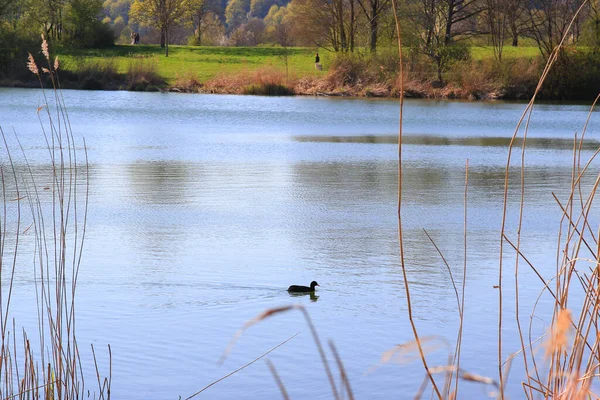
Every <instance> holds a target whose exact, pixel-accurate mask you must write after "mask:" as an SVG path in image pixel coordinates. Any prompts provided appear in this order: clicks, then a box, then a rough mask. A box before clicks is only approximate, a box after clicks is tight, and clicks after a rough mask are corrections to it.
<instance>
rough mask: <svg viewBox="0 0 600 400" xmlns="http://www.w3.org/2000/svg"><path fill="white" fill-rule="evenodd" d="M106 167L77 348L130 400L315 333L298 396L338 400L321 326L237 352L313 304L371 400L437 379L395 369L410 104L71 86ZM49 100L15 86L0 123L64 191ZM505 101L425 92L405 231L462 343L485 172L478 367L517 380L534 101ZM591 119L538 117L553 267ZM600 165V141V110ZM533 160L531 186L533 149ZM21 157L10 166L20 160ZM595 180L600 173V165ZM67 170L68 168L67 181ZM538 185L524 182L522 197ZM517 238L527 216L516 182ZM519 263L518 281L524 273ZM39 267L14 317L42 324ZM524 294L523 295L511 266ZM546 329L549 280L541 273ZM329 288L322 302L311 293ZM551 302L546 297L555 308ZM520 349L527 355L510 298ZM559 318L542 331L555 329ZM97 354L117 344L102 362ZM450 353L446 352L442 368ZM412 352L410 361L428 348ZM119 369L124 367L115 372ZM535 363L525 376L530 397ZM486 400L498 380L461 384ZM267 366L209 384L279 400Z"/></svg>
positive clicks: (437, 311)
mask: <svg viewBox="0 0 600 400" xmlns="http://www.w3.org/2000/svg"><path fill="white" fill-rule="evenodd" d="M63 95H64V98H65V102H66V104H67V105H68V111H69V118H70V123H71V125H72V128H73V130H74V132H75V133H76V134H77V135H79V136H84V137H85V140H86V144H87V147H88V157H89V163H90V185H91V186H90V187H91V194H90V200H89V201H90V209H89V218H88V232H87V240H86V244H85V250H84V258H83V265H82V269H81V273H80V280H79V288H78V297H77V301H78V310H79V311H78V318H79V320H78V321H79V322H78V324H79V325H78V326H79V328H78V329H79V330H78V332H79V336H78V341H79V343H80V346H81V348H82V353H84V354H83V357H84V359H86V360H89V359H90V358H89V357H90V355H89V351H88V347H87V345H88V344H89V343H93V344H94V346H97V348H103V346H106V344H109V343H110V345H111V347H112V354H113V388H112V394H113V396H114V397H115V398H145V399H166V398H178V396H182V397H183V398H185V397H187V396H189V395H191V394H192V393H194V392H196V391H197V390H199V389H200V388H202V387H203V386H205V385H206V384H208V383H210V382H211V381H213V380H215V379H217V378H219V377H221V376H223V375H225V374H227V373H229V372H231V371H232V370H234V369H236V368H238V367H240V366H242V365H244V364H245V363H247V362H249V361H251V360H252V359H254V358H256V357H258V356H259V355H261V354H262V353H264V352H266V351H267V350H269V349H270V348H272V347H274V346H275V345H277V344H279V343H280V342H282V341H284V340H285V339H287V338H289V337H291V336H292V335H294V334H296V333H297V332H300V334H299V335H298V336H297V337H295V338H294V339H293V340H291V341H290V342H288V343H287V344H285V345H284V346H282V347H281V348H279V349H278V350H276V351H275V352H273V353H271V354H270V355H269V358H270V359H271V361H273V363H274V364H275V366H276V367H277V371H278V373H279V375H280V376H281V379H282V380H283V382H284V383H285V385H286V388H287V390H288V392H289V394H290V396H291V397H292V398H299V397H311V398H316V399H321V398H322V399H326V398H331V393H330V390H329V386H328V382H327V378H326V375H325V373H324V370H323V367H322V365H321V363H320V359H319V356H318V352H317V349H316V347H315V345H314V343H313V341H312V338H311V335H310V332H309V330H308V328H307V325H306V322H305V321H304V320H303V318H302V315H301V314H300V313H299V312H289V313H286V314H281V315H278V316H276V317H273V318H272V319H269V320H266V321H264V322H261V323H260V324H258V325H256V326H254V327H252V328H251V329H249V330H248V331H247V332H246V333H245V334H244V335H243V336H242V337H241V338H240V340H239V341H238V342H237V344H236V346H235V347H234V349H233V351H232V353H231V354H230V356H229V357H228V358H227V360H226V361H225V363H224V364H223V365H218V364H217V361H218V359H219V357H220V356H221V354H222V353H223V351H224V350H225V348H226V346H227V344H228V343H229V340H230V339H231V338H232V337H233V335H234V334H235V332H236V331H237V330H238V329H239V328H240V327H241V326H242V325H243V324H244V322H245V321H247V320H249V319H251V318H253V317H254V316H256V315H257V314H259V313H260V312H262V311H263V310H265V309H266V308H269V307H275V306H282V305H287V304H294V303H300V304H303V305H304V306H306V307H307V309H308V311H309V313H310V316H311V318H312V320H313V322H314V324H315V325H316V327H317V329H318V332H319V334H320V336H321V338H322V339H323V340H324V342H325V341H326V340H327V339H332V340H333V341H334V342H335V345H336V346H337V349H338V351H339V353H340V355H341V357H342V359H343V361H344V363H345V366H346V368H347V372H348V374H349V376H350V381H351V384H352V387H353V390H354V392H355V394H356V395H357V397H358V398H368V399H388V398H392V397H394V398H410V397H412V395H413V394H414V393H416V391H417V390H418V387H419V385H420V384H421V380H422V378H423V376H424V373H423V369H422V366H421V364H420V363H419V362H418V361H415V360H414V359H412V360H411V359H409V360H405V363H402V364H387V365H379V362H380V357H381V355H382V354H383V353H384V352H385V351H386V350H388V349H390V348H392V347H393V346H394V345H396V344H399V343H404V342H407V341H410V340H412V339H413V334H412V330H411V327H410V324H409V321H408V318H407V306H406V304H407V302H406V294H405V288H404V285H403V280H402V270H401V267H400V262H399V250H398V249H399V246H398V237H397V217H396V207H397V206H396V199H397V156H398V154H397V146H396V135H397V129H398V117H399V112H398V103H397V102H396V101H384V100H354V99H329V98H302V97H294V98H267V97H253V96H217V95H182V94H160V93H130V92H84V91H65V92H63ZM41 98H42V97H41V92H40V91H38V90H23V89H0V125H1V126H2V128H3V129H4V130H5V132H8V133H9V135H8V136H9V141H10V143H11V145H12V146H14V145H15V141H14V139H13V138H12V132H13V130H14V132H16V133H17V135H18V137H19V139H20V141H21V143H22V144H23V146H24V148H25V150H26V152H27V154H28V156H29V159H30V161H32V163H34V164H35V165H36V168H37V167H39V169H40V172H39V178H40V179H42V180H43V179H45V178H44V176H45V175H44V172H42V170H43V169H44V166H46V167H47V165H48V160H47V151H46V150H45V147H44V146H45V144H44V141H43V138H42V136H41V131H40V127H39V123H38V122H37V116H36V109H37V107H38V105H39V104H40V103H41ZM524 107H525V106H524V105H523V104H515V103H512V104H511V103H502V102H492V103H485V102H478V103H468V102H437V101H420V100H409V101H407V102H406V106H405V111H404V116H405V120H404V132H405V135H406V138H405V146H404V153H403V160H404V176H403V184H404V192H403V193H404V197H403V200H404V202H403V224H404V249H405V253H406V254H405V257H406V266H407V270H408V276H409V280H410V284H411V287H410V289H411V294H412V302H413V306H414V312H415V321H416V324H417V326H418V328H419V330H420V332H421V334H422V335H423V336H430V335H439V336H441V337H443V338H445V339H446V340H448V341H449V342H450V343H452V342H453V341H454V339H455V336H456V332H457V328H458V317H457V307H456V299H455V293H454V290H453V288H452V283H451V279H450V277H449V274H448V270H447V269H446V267H445V266H444V264H443V263H442V260H441V258H440V256H439V254H438V253H437V252H436V250H435V248H434V246H433V245H432V243H431V242H430V240H429V239H428V238H427V236H426V235H425V232H424V229H425V230H427V232H428V233H429V235H430V236H431V237H432V238H433V239H434V240H435V242H436V244H437V246H438V247H439V248H440V249H441V251H443V253H444V255H445V257H446V259H447V260H448V262H449V265H450V268H451V269H452V271H453V273H454V277H455V279H456V280H457V282H458V283H460V282H462V267H463V247H464V234H463V220H464V190H465V187H464V184H465V165H466V161H467V159H468V161H469V187H468V192H469V195H468V215H467V219H468V233H467V236H466V237H467V243H468V253H467V260H468V264H467V265H468V270H467V280H466V292H467V295H466V299H467V300H466V306H465V339H464V342H463V359H462V362H461V366H462V367H464V368H465V369H466V370H469V371H471V372H474V373H478V374H481V375H487V376H492V377H495V376H496V373H497V367H496V358H497V348H496V340H497V311H496V310H497V308H498V304H497V302H498V294H497V291H496V290H495V289H494V288H493V286H494V285H496V284H497V270H498V263H499V259H498V250H499V242H498V238H499V228H500V223H501V210H502V196H503V183H504V171H505V165H506V158H507V147H506V145H507V143H508V140H509V138H510V137H511V136H512V134H513V132H514V129H515V126H516V122H517V121H518V119H519V117H520V115H521V113H522V112H523V110H524ZM588 112H589V108H588V107H587V106H582V105H538V106H536V108H535V110H534V113H533V120H532V123H531V126H530V131H529V138H530V140H529V150H528V152H527V156H526V159H525V163H526V165H527V170H526V171H527V173H526V176H525V179H526V183H527V191H526V216H525V220H524V228H523V232H522V233H523V239H522V243H523V246H522V247H523V252H524V253H525V254H526V255H527V257H528V259H529V260H530V261H531V262H532V263H534V264H535V265H536V266H538V268H539V269H540V271H542V273H543V274H544V275H545V276H546V277H551V276H552V275H553V271H554V269H555V265H556V261H555V260H556V243H557V227H558V224H559V221H560V217H561V211H560V208H559V207H558V206H557V204H556V201H555V200H554V198H553V196H552V193H553V192H554V193H555V194H556V195H557V197H558V198H559V199H562V200H563V201H564V200H565V199H566V198H567V196H568V191H567V190H568V188H569V182H570V180H571V170H570V167H571V165H572V141H573V135H574V134H575V133H576V132H578V133H581V130H582V127H583V125H584V123H585V120H586V118H587V116H588ZM586 135H587V137H588V140H587V141H586V144H585V146H584V154H585V155H586V156H589V155H591V154H592V152H593V151H595V149H597V147H598V142H597V141H596V140H598V124H597V123H596V121H595V120H594V118H592V121H591V123H590V125H589V127H588V132H587V134H586ZM515 157H516V161H515V163H514V174H515V175H514V177H515V178H518V175H516V174H518V165H519V162H520V154H518V156H515ZM5 161H6V160H5V159H3V160H2V162H3V165H4V163H5ZM594 168H597V165H595V167H594ZM46 178H47V177H46ZM517 185H518V179H516V180H515V186H514V188H516V187H517ZM509 199H510V201H511V206H510V208H509V212H510V213H509V218H508V230H509V232H510V233H511V234H513V235H514V234H515V229H516V226H517V223H518V219H517V216H518V214H517V212H518V200H519V195H518V193H517V192H516V191H511V194H510V196H509ZM510 262H512V264H514V260H513V257H510V258H509V263H508V266H507V267H506V268H508V269H509V270H510V268H512V266H511V264H510ZM31 270H32V266H31V265H28V264H27V263H25V264H24V265H23V267H22V268H21V269H20V270H19V271H18V273H17V289H16V294H15V296H16V297H17V298H18V299H19V301H18V302H16V303H15V304H14V306H13V307H14V308H13V312H14V314H15V317H16V318H17V323H18V324H19V323H20V324H21V325H28V324H31V323H32V321H35V316H28V315H27V314H26V312H25V310H26V309H27V305H28V304H31V302H32V301H34V299H33V300H32V295H31V280H32V271H31ZM507 275H509V276H508V277H507V284H506V286H507V287H506V289H505V296H506V298H507V299H512V297H511V296H513V295H512V294H511V291H514V289H512V288H511V286H510V281H511V279H512V278H511V276H510V275H511V273H507ZM520 279H521V287H525V288H527V290H526V291H524V292H523V293H522V298H521V311H522V313H523V315H525V316H526V317H525V318H526V319H527V321H528V320H529V318H528V316H529V313H530V311H531V307H532V305H533V302H534V301H535V299H536V297H537V295H538V293H539V292H540V290H541V288H542V285H541V284H540V282H539V280H538V279H537V277H536V276H535V275H534V274H533V273H532V272H531V271H530V270H527V269H526V268H524V267H523V268H522V275H521V278H520ZM312 280H317V281H318V282H319V283H320V284H321V287H320V288H319V289H318V292H317V294H316V296H315V298H313V299H311V298H310V297H309V296H302V297H291V296H290V295H288V293H287V292H286V291H285V289H286V288H287V287H288V286H289V285H290V284H308V283H309V282H310V281H312ZM549 302H550V299H548V298H546V297H543V298H542V303H541V304H542V305H541V307H542V308H543V307H544V305H547V304H549ZM507 308H508V309H507V310H506V318H507V322H506V324H505V331H506V335H507V337H506V339H505V343H504V346H505V355H506V356H508V355H509V354H510V353H512V352H513V351H516V350H518V349H519V347H520V345H519V342H518V339H517V337H516V335H515V325H514V322H512V316H513V315H514V307H507ZM545 317H547V315H546V316H544V315H543V314H542V315H541V316H540V318H539V319H536V321H535V327H536V329H537V330H538V331H539V332H543V330H544V329H545V327H546V325H547V324H548V323H549V319H548V318H545ZM97 351H98V350H97ZM445 354H446V350H445V349H441V350H438V351H436V352H435V353H433V354H431V356H430V357H431V363H432V364H433V365H436V364H443V363H444V362H445V359H446V355H445ZM409 358H410V357H409ZM106 369H107V368H106V367H105V368H104V370H105V371H106ZM522 376H523V370H522V367H519V365H518V363H515V364H514V365H513V368H512V371H511V377H512V378H513V379H511V380H510V382H509V393H510V394H511V396H512V397H519V396H520V395H521V390H522V389H521V388H520V380H519V379H520V377H522ZM461 385H462V386H461V387H462V390H464V391H463V395H464V396H465V398H473V397H481V396H483V395H485V393H487V391H488V390H491V388H482V387H481V386H480V385H478V384H473V383H463V384H461ZM278 396H279V390H278V388H277V385H276V384H275V382H274V380H273V378H272V376H271V373H270V372H269V370H268V367H267V365H266V364H265V363H264V361H263V360H261V361H259V362H257V363H255V364H253V365H252V366H250V367H248V368H246V369H244V370H243V371H241V372H239V373H237V374H235V375H233V376H232V377H230V378H228V379H226V380H224V381H222V382H220V383H219V384H217V385H215V386H214V387H212V388H210V389H208V390H207V391H206V392H204V393H203V394H202V395H201V397H204V398H210V399H231V398H249V399H250V398H254V399H261V398H276V397H278Z"/></svg>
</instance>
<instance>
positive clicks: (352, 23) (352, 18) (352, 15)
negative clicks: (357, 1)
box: [349, 0, 355, 53]
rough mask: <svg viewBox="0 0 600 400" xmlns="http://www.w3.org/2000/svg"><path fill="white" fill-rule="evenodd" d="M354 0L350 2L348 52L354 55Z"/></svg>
mask: <svg viewBox="0 0 600 400" xmlns="http://www.w3.org/2000/svg"><path fill="white" fill-rule="evenodd" d="M354 20H355V16H354V0H350V32H349V34H350V52H351V53H354Z"/></svg>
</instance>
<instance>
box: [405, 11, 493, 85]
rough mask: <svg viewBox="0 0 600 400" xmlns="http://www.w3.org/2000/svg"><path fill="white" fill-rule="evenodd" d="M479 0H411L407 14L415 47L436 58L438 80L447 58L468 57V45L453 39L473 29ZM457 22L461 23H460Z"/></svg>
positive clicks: (447, 60)
mask: <svg viewBox="0 0 600 400" xmlns="http://www.w3.org/2000/svg"><path fill="white" fill-rule="evenodd" d="M478 1H479V0H414V1H411V2H410V3H409V7H408V9H407V17H408V20H409V21H410V23H411V25H412V27H411V29H410V30H409V31H410V32H411V33H412V35H413V37H412V40H413V42H414V43H415V47H416V49H417V50H418V51H419V52H420V53H422V54H425V55H426V56H427V57H429V58H430V59H431V60H432V61H433V62H435V65H436V68H437V77H438V81H439V82H443V79H442V73H443V72H444V70H445V69H446V67H447V66H448V64H449V63H450V62H452V61H453V60H457V59H465V58H467V57H468V54H469V53H468V49H466V48H465V47H464V46H459V45H457V44H456V43H455V41H454V38H455V37H456V36H459V35H460V36H463V37H465V36H468V35H470V34H473V33H475V32H476V29H475V25H474V21H470V19H472V18H473V17H474V16H476V15H477V14H479V13H480V12H481V11H482V10H483V7H482V5H481V4H479V3H478ZM459 23H460V25H459Z"/></svg>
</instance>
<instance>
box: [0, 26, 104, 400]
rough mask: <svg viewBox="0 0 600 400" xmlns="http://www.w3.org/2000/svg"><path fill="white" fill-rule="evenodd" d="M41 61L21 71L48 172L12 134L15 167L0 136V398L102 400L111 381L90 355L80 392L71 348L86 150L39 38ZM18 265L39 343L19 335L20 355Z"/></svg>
mask: <svg viewBox="0 0 600 400" xmlns="http://www.w3.org/2000/svg"><path fill="white" fill-rule="evenodd" d="M42 54H43V55H44V58H45V61H46V63H47V67H42V68H39V67H38V65H37V64H36V62H35V60H34V59H33V57H32V56H31V55H30V56H29V60H28V63H27V67H28V68H29V70H30V71H31V72H32V73H34V74H35V75H36V76H37V78H38V80H39V82H40V85H41V86H42V94H43V101H44V105H43V106H42V107H39V108H38V118H39V120H40V126H41V130H42V134H43V140H44V141H45V144H46V148H47V155H48V160H49V161H47V164H45V165H46V166H47V170H46V171H44V173H40V170H39V168H38V167H35V168H34V167H33V165H32V162H30V160H29V159H28V157H27V154H26V152H25V149H24V147H23V146H22V145H21V143H20V141H19V137H18V135H16V134H15V138H14V140H15V141H16V143H17V146H16V148H17V152H18V153H20V156H19V158H18V159H17V158H16V157H15V154H13V150H11V146H10V145H9V138H8V136H7V135H6V134H5V132H4V131H3V130H2V129H0V136H1V137H2V144H3V146H2V149H1V150H2V152H3V153H4V155H5V157H2V159H3V161H2V164H0V180H1V195H2V208H1V209H0V221H1V222H0V270H1V271H8V272H9V274H8V275H6V274H2V275H0V280H1V281H2V282H1V285H0V333H1V337H0V357H1V360H2V361H1V362H0V397H1V398H15V397H19V398H42V397H43V398H44V399H66V400H70V399H76V398H85V397H90V396H93V397H94V398H98V399H109V398H110V384H111V379H110V377H108V378H105V379H102V378H101V377H100V373H99V370H98V365H97V363H96V356H95V352H94V349H93V348H92V354H93V358H94V365H95V368H96V375H97V381H98V392H96V391H95V390H93V391H90V390H89V389H88V388H87V387H86V384H85V383H86V382H85V379H84V376H83V367H82V360H81V353H80V349H79V346H78V344H77V340H76V288H77V280H78V275H79V268H80V265H81V259H82V253H83V246H84V241H85V235H86V223H87V213H88V193H89V186H88V184H89V181H88V175H89V171H88V160H87V150H86V147H85V142H84V143H83V144H79V145H78V144H77V143H76V141H75V135H74V134H73V131H72V129H71V126H70V122H69V116H68V113H67V110H66V108H65V105H64V100H63V98H62V94H61V92H60V90H59V87H60V85H59V81H58V76H57V69H58V67H59V63H58V61H57V59H54V61H53V60H51V57H50V53H49V50H48V44H47V42H46V40H45V39H44V38H43V37H42ZM40 71H41V72H40ZM42 75H45V76H46V77H48V78H49V80H50V82H51V83H52V90H51V91H50V93H51V96H48V93H47V91H46V90H45V89H44V88H43V84H42ZM81 146H83V147H82V148H83V150H80V149H79V150H78V147H79V148H81ZM82 152H83V154H81V153H82ZM82 155H83V161H81V160H80V159H79V158H80V157H81V156H82ZM38 162H39V160H36V165H37V163H38ZM44 179H45V180H44ZM25 227H26V228H25ZM23 259H32V260H33V271H32V272H33V274H34V278H35V279H34V282H35V283H34V287H32V289H33V290H35V294H36V299H37V311H36V313H37V325H38V331H37V332H36V334H37V336H38V337H37V339H36V341H37V343H36V341H33V343H35V346H34V344H33V343H32V340H31V339H30V338H29V336H28V334H27V333H26V332H25V331H23V333H22V338H23V346H22V348H20V347H19V346H18V345H17V331H16V322H15V321H16V317H15V316H14V315H13V312H12V310H11V301H12V295H13V287H14V283H15V272H16V270H17V268H20V267H21V266H22V260H23ZM11 319H12V324H11ZM11 328H12V329H11ZM38 346H39V347H38ZM109 359H112V357H111V355H110V349H109ZM111 369H112V368H111Z"/></svg>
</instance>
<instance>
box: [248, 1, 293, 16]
mask: <svg viewBox="0 0 600 400" xmlns="http://www.w3.org/2000/svg"><path fill="white" fill-rule="evenodd" d="M284 3H285V1H283V0H252V1H251V2H250V16H251V17H254V18H265V16H266V15H267V14H268V12H269V10H270V9H271V7H272V6H282V5H284Z"/></svg>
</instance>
